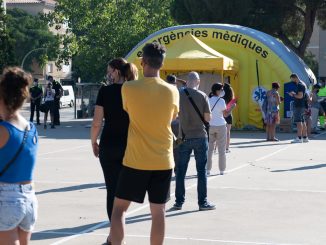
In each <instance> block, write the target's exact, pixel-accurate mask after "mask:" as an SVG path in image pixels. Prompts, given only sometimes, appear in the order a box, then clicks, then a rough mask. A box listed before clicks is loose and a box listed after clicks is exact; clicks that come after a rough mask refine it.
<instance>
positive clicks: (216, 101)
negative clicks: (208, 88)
mask: <svg viewBox="0 0 326 245" xmlns="http://www.w3.org/2000/svg"><path fill="white" fill-rule="evenodd" d="M220 99H221V97H218V99H217V100H216V102H215V104H214V105H213V108H212V110H211V111H213V110H214V108H215V106H216V104H217V102H218V101H219V100H220Z"/></svg>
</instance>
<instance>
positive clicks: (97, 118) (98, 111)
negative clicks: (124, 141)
mask: <svg viewBox="0 0 326 245" xmlns="http://www.w3.org/2000/svg"><path fill="white" fill-rule="evenodd" d="M103 118H104V110H103V107H102V106H98V105H97V106H95V112H94V117H93V122H92V128H91V142H92V148H93V153H94V156H95V157H98V154H99V145H98V142H97V138H98V136H99V134H100V131H101V128H102V123H103Z"/></svg>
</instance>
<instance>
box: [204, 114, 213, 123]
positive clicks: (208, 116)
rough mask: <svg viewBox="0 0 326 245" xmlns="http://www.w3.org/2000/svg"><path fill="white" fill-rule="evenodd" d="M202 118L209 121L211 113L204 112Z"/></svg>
mask: <svg viewBox="0 0 326 245" xmlns="http://www.w3.org/2000/svg"><path fill="white" fill-rule="evenodd" d="M204 119H205V121H206V122H210V121H211V120H212V114H211V113H204Z"/></svg>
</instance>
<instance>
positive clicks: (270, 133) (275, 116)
mask: <svg viewBox="0 0 326 245" xmlns="http://www.w3.org/2000/svg"><path fill="white" fill-rule="evenodd" d="M279 88H280V84H279V83H278V82H274V83H272V89H271V90H269V91H267V93H266V99H267V110H266V115H265V123H266V134H267V141H279V140H278V139H277V138H276V137H275V129H276V125H277V124H279V123H280V113H279V111H280V103H281V98H280V95H279V93H278V90H279Z"/></svg>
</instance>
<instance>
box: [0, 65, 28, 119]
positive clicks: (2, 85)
mask: <svg viewBox="0 0 326 245" xmlns="http://www.w3.org/2000/svg"><path fill="white" fill-rule="evenodd" d="M31 83H32V76H31V74H30V73H27V72H25V71H24V70H22V69H21V68H19V67H8V68H5V69H4V71H3V74H2V77H1V80H0V98H1V99H2V100H3V102H4V104H5V106H6V108H7V110H8V111H9V112H10V113H13V112H15V111H16V110H18V109H19V108H21V107H22V105H23V103H24V101H25V99H27V98H28V97H29V89H28V87H29V85H30V84H31Z"/></svg>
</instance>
